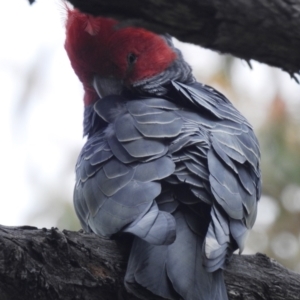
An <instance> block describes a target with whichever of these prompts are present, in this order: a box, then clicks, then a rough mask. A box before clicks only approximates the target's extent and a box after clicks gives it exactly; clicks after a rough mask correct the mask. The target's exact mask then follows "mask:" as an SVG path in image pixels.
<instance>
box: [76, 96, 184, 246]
mask: <svg viewBox="0 0 300 300" xmlns="http://www.w3.org/2000/svg"><path fill="white" fill-rule="evenodd" d="M94 109H95V111H96V113H97V114H98V116H100V117H101V119H102V120H104V121H106V122H107V127H105V129H103V130H101V131H98V132H97V133H96V134H94V135H93V136H92V137H90V138H89V139H88V141H87V143H86V145H85V146H84V148H83V150H82V152H81V154H80V156H79V159H78V163H77V166H76V177H77V185H76V187H75V191H74V205H75V210H76V212H77V214H78V216H79V219H80V221H81V223H82V226H83V228H84V229H85V230H92V231H93V232H95V233H97V234H99V235H101V236H106V237H110V236H112V235H113V234H116V233H118V232H120V231H122V232H130V233H133V234H134V235H136V236H139V237H141V238H142V239H144V240H146V241H147V242H149V243H153V244H170V243H171V242H173V241H174V239H175V220H174V218H173V216H172V215H171V214H170V213H168V212H165V211H161V210H159V209H158V206H157V204H156V202H155V201H154V200H155V198H156V197H157V196H158V195H159V194H160V193H161V184H160V181H161V180H162V179H164V178H166V177H168V176H170V175H171V174H173V173H174V170H175V163H174V162H173V161H172V159H171V157H170V156H168V155H166V153H167V152H168V143H167V142H166V137H167V138H172V137H174V136H177V135H178V133H179V132H180V131H181V127H182V121H181V119H180V118H179V117H178V116H176V115H175V114H174V110H177V109H178V108H177V107H176V106H175V105H173V104H172V103H170V102H168V101H166V100H163V99H152V100H151V101H150V100H148V102H147V103H145V102H144V101H128V102H126V101H125V100H124V99H123V98H122V97H120V96H112V97H106V98H104V99H102V100H100V101H98V102H97V103H96V104H95V107H94Z"/></svg>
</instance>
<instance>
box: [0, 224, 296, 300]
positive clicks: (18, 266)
mask: <svg viewBox="0 0 300 300" xmlns="http://www.w3.org/2000/svg"><path fill="white" fill-rule="evenodd" d="M0 247H1V249H0V299H5V300H32V299H40V300H48V299H49V300H50V299H51V300H55V299H64V300H71V299H89V300H94V299H95V300H111V299H120V300H121V299H126V300H137V298H136V297H134V296H132V295H130V294H128V293H126V291H125V290H124V286H123V278H124V273H125V269H126V261H127V257H128V249H129V243H128V241H126V240H123V241H118V242H116V241H113V240H106V239H102V238H100V237H98V236H96V235H94V234H87V233H83V232H72V231H66V230H64V231H63V232H61V231H59V230H57V229H53V228H52V229H51V230H49V229H37V228H35V227H29V226H23V227H5V226H0ZM225 281H226V284H227V289H228V293H229V298H230V299H231V300H242V299H247V300H252V299H253V300H254V299H260V300H267V299H272V300H283V299H284V300H286V299H289V300H293V299H295V300H296V299H297V300H298V299H299V295H300V274H296V273H293V272H291V271H289V270H286V269H284V268H283V267H282V266H281V265H279V264H278V263H277V262H276V261H274V260H272V259H270V258H268V257H266V256H265V255H262V254H257V255H250V256H249V255H242V256H238V255H234V257H233V259H232V261H231V263H230V265H229V266H228V269H227V271H226V272H225ZM147 299H149V300H158V299H161V298H159V297H156V296H149V297H147Z"/></svg>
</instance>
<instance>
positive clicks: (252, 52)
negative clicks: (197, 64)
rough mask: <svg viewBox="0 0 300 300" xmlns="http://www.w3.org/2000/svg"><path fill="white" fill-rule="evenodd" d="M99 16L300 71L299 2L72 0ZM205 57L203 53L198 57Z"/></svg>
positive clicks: (223, 51) (244, 57)
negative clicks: (202, 55)
mask: <svg viewBox="0 0 300 300" xmlns="http://www.w3.org/2000/svg"><path fill="white" fill-rule="evenodd" d="M68 1H69V2H70V3H72V4H73V5H74V6H75V7H77V8H79V9H80V10H82V11H84V12H88V13H91V14H94V15H101V16H108V17H113V18H117V19H119V20H126V21H129V23H130V22H133V23H134V24H136V25H138V26H141V27H145V28H147V29H150V30H153V31H155V32H158V33H165V32H168V33H169V34H171V35H172V36H175V37H176V38H178V39H179V40H181V41H184V42H189V43H194V44H197V45H200V46H203V47H206V48H209V49H212V50H215V51H218V52H221V53H230V54H232V55H234V56H237V57H239V58H242V59H244V60H246V61H247V62H249V61H250V60H251V59H255V60H257V61H260V62H263V63H266V64H268V65H271V66H275V67H279V68H281V69H283V70H285V71H287V72H288V73H289V74H290V75H291V76H292V77H294V78H295V79H296V77H295V74H299V71H300V51H299V49H300V30H299V28H300V2H299V1H296V0H290V1H284V0H274V1H265V0H257V1H253V0H250V1H236V0H228V1H224V0H213V1H207V0H189V1H182V0H144V1H142V2H141V1H140V0H126V1H119V0H110V1H107V0H68ZM199 59H201V57H199Z"/></svg>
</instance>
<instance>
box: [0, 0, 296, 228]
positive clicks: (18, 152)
mask: <svg viewBox="0 0 300 300" xmlns="http://www.w3.org/2000/svg"><path fill="white" fill-rule="evenodd" d="M63 15H64V14H63V8H62V5H61V4H59V1H53V0H52V1H51V0H37V2H36V3H35V4H34V5H32V6H29V4H28V2H27V1H26V0H14V1H2V2H0V40H1V47H0V82H1V88H0V98H1V101H0V136H1V141H2V142H1V145H2V146H1V147H0V165H1V173H0V191H1V198H0V223H1V224H4V225H24V222H25V220H26V218H27V215H28V213H29V212H30V211H32V210H34V209H36V208H37V206H39V205H41V206H42V205H43V203H41V201H42V200H43V197H42V196H39V199H40V202H37V199H36V198H37V196H36V195H37V193H38V191H39V187H40V186H43V185H45V183H49V185H50V186H53V187H55V186H57V188H62V189H64V191H62V193H65V194H67V195H70V196H69V197H70V199H71V198H72V189H73V184H74V178H75V176H74V175H73V173H72V174H68V175H67V176H65V178H64V179H63V181H62V179H61V177H58V176H57V174H58V173H60V172H62V171H63V169H64V168H65V165H66V159H67V158H68V159H69V158H70V157H69V156H70V155H71V153H72V155H73V152H74V151H79V149H80V148H81V146H82V144H83V140H82V113H83V107H82V95H83V93H82V89H81V85H80V84H79V82H78V80H77V78H76V77H75V75H74V73H73V71H72V69H71V67H70V64H69V60H68V58H67V56H66V54H65V51H64V47H63V44H64V22H63ZM181 47H182V48H183V50H184V55H185V57H186V59H187V60H188V61H189V62H190V64H192V65H193V66H194V68H197V69H199V70H203V72H202V71H201V76H202V79H203V80H206V79H208V78H209V77H210V76H212V74H213V73H214V70H215V69H216V68H218V64H219V60H220V59H219V55H218V54H216V53H214V52H212V51H208V50H204V49H200V48H199V47H196V46H192V45H181ZM34 65H38V66H39V68H38V70H39V74H36V77H35V78H36V79H35V82H33V84H34V89H33V92H32V93H31V94H30V97H29V98H25V99H23V100H22V101H23V102H21V104H22V103H23V104H24V103H25V102H26V101H27V105H24V106H22V105H20V95H22V93H23V91H24V90H25V89H26V86H27V85H28V84H29V83H30V82H28V78H31V77H29V76H28V74H30V72H32V71H31V70H32V67H33V66H34ZM253 67H254V70H250V69H249V67H248V66H247V64H246V63H244V62H242V61H237V62H235V64H234V66H233V69H232V72H234V74H235V75H234V76H233V85H234V88H235V93H236V95H237V96H238V97H240V99H241V101H240V102H239V103H238V105H239V108H240V109H241V110H242V111H243V113H244V114H245V115H246V116H247V117H248V118H249V119H250V121H251V122H252V123H254V125H255V126H256V127H257V126H258V125H259V124H261V123H262V121H263V120H264V116H265V112H266V111H267V110H268V105H269V104H270V101H271V99H272V98H273V96H274V94H275V93H276V92H278V90H280V93H284V94H285V96H286V99H288V100H287V101H288V102H289V103H290V104H291V105H296V106H297V107H298V108H299V103H300V96H299V95H300V94H299V92H300V87H299V85H297V84H296V83H295V82H294V81H293V80H291V79H290V78H289V76H288V75H287V74H285V73H284V72H281V71H280V70H276V71H274V70H273V69H270V68H268V67H267V66H265V65H262V64H259V63H256V62H253ZM271 77H272V78H273V77H276V78H277V83H278V84H277V86H276V87H274V86H273V85H270V80H269V79H270V78H271ZM225 94H226V93H225ZM227 96H228V97H229V96H230V95H227ZM249 101H252V102H251V107H250V106H249V105H246V104H247V102H249ZM25 104H26V103H25ZM19 107H21V110H20V111H18V110H17V109H19ZM22 107H25V108H26V111H24V110H22ZM25 108H24V109H25ZM70 159H71V158H70ZM71 161H72V159H71ZM74 165H75V161H74ZM29 166H30V168H29ZM29 170H31V171H32V173H30V171H29ZM50 183H51V184H50ZM32 225H37V226H39V227H44V226H45V227H46V226H47V227H49V226H51V220H50V221H47V222H46V221H45V223H43V222H42V221H41V222H40V223H38V224H32Z"/></svg>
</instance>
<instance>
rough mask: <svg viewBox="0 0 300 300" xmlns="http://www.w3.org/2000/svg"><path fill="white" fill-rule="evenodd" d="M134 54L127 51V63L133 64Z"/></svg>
mask: <svg viewBox="0 0 300 300" xmlns="http://www.w3.org/2000/svg"><path fill="white" fill-rule="evenodd" d="M136 59H137V57H136V55H135V54H134V53H129V54H128V56H127V61H128V64H129V65H133V64H134V63H135V62H136Z"/></svg>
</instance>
